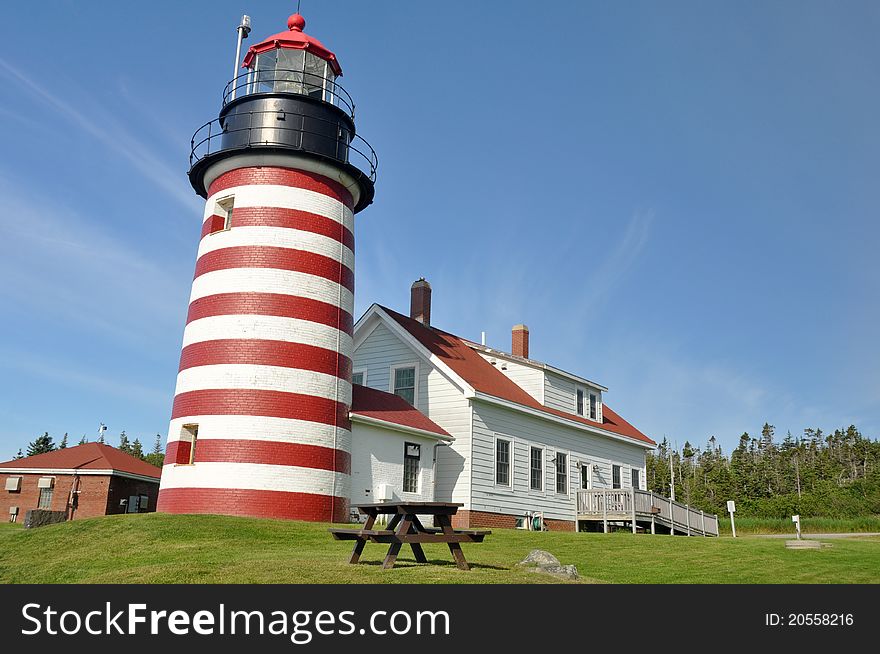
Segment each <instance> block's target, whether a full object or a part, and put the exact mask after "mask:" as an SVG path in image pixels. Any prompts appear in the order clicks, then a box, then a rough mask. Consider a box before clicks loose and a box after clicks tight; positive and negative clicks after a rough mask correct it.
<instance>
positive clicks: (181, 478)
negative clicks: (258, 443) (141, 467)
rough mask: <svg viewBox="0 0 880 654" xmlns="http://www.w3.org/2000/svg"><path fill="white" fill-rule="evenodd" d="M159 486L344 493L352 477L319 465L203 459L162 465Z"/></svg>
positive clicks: (321, 493) (163, 487)
mask: <svg viewBox="0 0 880 654" xmlns="http://www.w3.org/2000/svg"><path fill="white" fill-rule="evenodd" d="M196 447H198V446H196ZM160 488H161V489H163V490H164V489H167V488H243V489H251V490H267V491H283V492H287V493H313V494H316V495H334V494H335V495H337V496H339V497H347V496H348V493H349V492H350V490H351V477H350V476H349V475H346V474H344V473H341V472H332V471H330V470H321V469H320V468H301V467H298V466H279V465H268V464H263V463H226V462H216V463H215V462H202V463H196V464H195V465H187V466H182V465H174V464H168V465H165V466H164V467H163V468H162V483H161V486H160Z"/></svg>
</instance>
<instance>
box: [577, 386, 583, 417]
mask: <svg viewBox="0 0 880 654" xmlns="http://www.w3.org/2000/svg"><path fill="white" fill-rule="evenodd" d="M577 414H578V415H579V416H582V415H584V391H583V389H580V388H579V389H577Z"/></svg>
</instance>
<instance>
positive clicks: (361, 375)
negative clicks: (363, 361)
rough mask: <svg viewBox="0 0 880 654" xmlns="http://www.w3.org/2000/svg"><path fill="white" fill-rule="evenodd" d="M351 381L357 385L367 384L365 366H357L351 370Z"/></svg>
mask: <svg viewBox="0 0 880 654" xmlns="http://www.w3.org/2000/svg"><path fill="white" fill-rule="evenodd" d="M351 383H352V384H357V385H358V386H366V385H367V369H366V368H358V369H357V370H352V372H351Z"/></svg>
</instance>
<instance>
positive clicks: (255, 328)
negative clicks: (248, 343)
mask: <svg viewBox="0 0 880 654" xmlns="http://www.w3.org/2000/svg"><path fill="white" fill-rule="evenodd" d="M226 338H256V339H262V340H267V341H287V342H288V343H304V344H305V345H314V346H315V347H322V348H324V349H326V350H331V351H332V352H340V353H342V354H344V355H345V356H347V357H349V358H351V356H352V349H353V345H352V338H351V336H349V335H348V334H346V333H345V332H343V331H341V330H339V329H336V328H335V327H330V326H328V325H323V324H321V323H317V322H311V321H308V320H300V319H299V318H281V317H279V316H252V315H232V316H209V317H207V318H199V319H198V320H193V321H192V322H191V323H189V324H188V325H187V326H186V329H184V331H183V347H186V346H187V345H192V344H193V343H202V342H204V341H216V340H220V339H226ZM337 348H338V349H337Z"/></svg>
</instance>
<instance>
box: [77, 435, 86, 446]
mask: <svg viewBox="0 0 880 654" xmlns="http://www.w3.org/2000/svg"><path fill="white" fill-rule="evenodd" d="M88 442H89V439H88V438H86V435H85V434H83V435H82V438H80V439H79V443H78V445H85V444H86V443H88Z"/></svg>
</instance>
